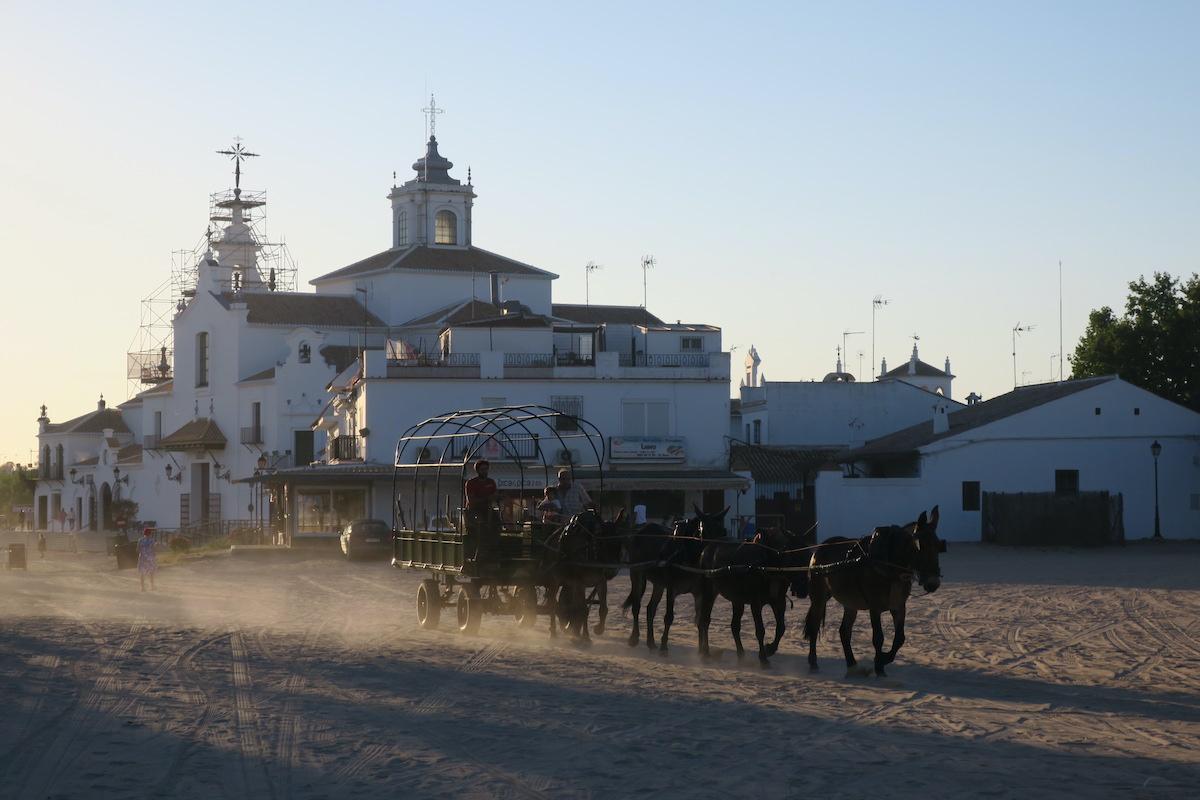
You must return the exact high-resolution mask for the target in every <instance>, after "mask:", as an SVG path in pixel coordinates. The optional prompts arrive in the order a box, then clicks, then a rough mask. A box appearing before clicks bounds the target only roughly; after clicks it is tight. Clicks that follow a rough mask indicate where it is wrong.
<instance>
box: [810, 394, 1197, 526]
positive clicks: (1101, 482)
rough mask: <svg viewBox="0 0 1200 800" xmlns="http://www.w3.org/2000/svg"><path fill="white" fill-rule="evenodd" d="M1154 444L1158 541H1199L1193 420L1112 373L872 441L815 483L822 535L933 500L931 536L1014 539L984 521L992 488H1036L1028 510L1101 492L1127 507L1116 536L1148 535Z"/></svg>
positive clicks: (888, 518) (894, 517) (897, 516)
mask: <svg viewBox="0 0 1200 800" xmlns="http://www.w3.org/2000/svg"><path fill="white" fill-rule="evenodd" d="M1155 442H1157V443H1158V444H1159V445H1160V447H1161V455H1159V456H1158V458H1157V462H1158V464H1157V471H1158V481H1159V486H1158V506H1159V511H1160V515H1161V529H1162V535H1163V536H1164V537H1167V538H1196V537H1197V536H1200V414H1197V413H1196V412H1193V411H1190V410H1188V409H1186V408H1184V407H1182V406H1179V405H1176V404H1175V403H1172V402H1170V401H1168V400H1164V399H1163V398H1161V397H1158V396H1157V395H1154V394H1152V393H1150V392H1147V391H1145V390H1143V389H1139V388H1137V387H1136V386H1133V385H1132V384H1129V383H1126V382H1125V381H1123V380H1121V379H1120V378H1117V377H1105V378H1089V379H1082V380H1072V381H1065V382H1062V383H1051V384H1041V385H1036V386H1027V387H1021V388H1019V389H1016V390H1014V391H1012V392H1009V393H1008V394H1005V395H1001V396H1000V397H997V398H994V399H992V400H989V401H987V402H980V403H975V404H972V405H969V406H967V407H965V408H959V409H957V410H949V411H948V412H947V413H945V414H941V413H939V414H937V415H936V416H935V417H934V418H933V419H931V420H929V421H925V422H921V423H919V424H916V425H913V426H911V427H909V428H905V429H904V430H900V431H897V432H895V433H893V434H890V435H888V436H884V437H881V438H879V439H875V440H873V441H870V442H868V443H867V444H866V445H865V446H864V447H862V448H859V449H857V450H854V451H852V452H850V453H848V454H847V455H846V456H845V457H844V458H843V459H842V460H843V461H844V466H843V468H842V469H838V470H830V471H822V472H821V474H820V476H819V477H818V479H817V483H816V493H817V503H816V505H817V515H818V517H819V519H820V535H821V537H822V538H826V537H828V536H834V535H844V536H860V535H863V534H864V533H865V532H867V531H869V530H870V529H871V528H872V527H874V526H876V525H880V524H892V523H895V524H903V523H905V522H908V521H911V520H912V519H914V518H915V517H916V516H917V514H918V513H919V512H920V511H921V510H922V509H929V508H930V507H932V506H934V505H939V506H940V508H941V522H940V524H939V528H938V533H939V535H941V536H943V537H945V538H947V539H951V540H960V541H979V540H980V538H981V535H982V534H983V532H984V530H985V524H992V527H990V528H988V529H987V533H988V535H989V538H991V537H999V538H1001V539H1003V540H1006V541H1013V540H1021V539H1022V533H1023V532H1022V531H1020V530H1011V529H1009V530H1002V531H997V530H995V525H994V523H988V522H987V520H986V519H985V513H984V512H985V509H986V506H987V504H988V500H989V496H991V493H998V494H1013V493H1027V494H1028V493H1036V494H1038V495H1039V496H1040V498H1041V499H1039V498H1034V497H1028V498H1027V500H1028V503H1029V504H1030V507H1031V508H1032V507H1033V505H1035V504H1038V503H1041V504H1042V505H1043V506H1044V507H1046V508H1051V510H1052V506H1053V501H1050V500H1047V499H1046V498H1053V497H1056V496H1057V497H1059V498H1064V497H1065V498H1075V497H1077V496H1079V495H1081V494H1087V493H1099V492H1107V493H1109V494H1110V495H1111V496H1112V497H1113V498H1115V496H1116V495H1118V494H1119V495H1120V497H1121V499H1120V501H1119V502H1117V501H1115V500H1114V501H1113V503H1112V508H1113V509H1114V513H1115V511H1116V510H1123V513H1121V514H1120V518H1119V519H1114V520H1113V522H1114V523H1115V524H1114V529H1119V528H1120V527H1123V529H1124V535H1125V536H1126V537H1127V538H1141V537H1146V536H1150V535H1152V534H1153V532H1154V518H1155V506H1156V502H1155V460H1156V459H1155V457H1154V455H1153V453H1152V450H1151V445H1152V444H1153V443H1155ZM1062 502H1074V500H1066V501H1062ZM1047 503H1049V505H1047ZM1047 513H1049V512H1047ZM1035 516H1036V515H1034V514H1032V513H1031V514H1030V515H1028V516H1027V518H1026V519H1024V520H1023V521H1021V522H1022V524H1024V525H1026V526H1028V527H1029V528H1030V529H1038V527H1039V526H1041V525H1043V523H1044V521H1043V520H1038V519H1036V518H1035ZM1010 522H1011V520H1010ZM1053 535H1054V532H1053V531H1051V532H1050V533H1049V534H1048V538H1049V540H1051V541H1053ZM1025 540H1026V541H1027V540H1028V539H1025Z"/></svg>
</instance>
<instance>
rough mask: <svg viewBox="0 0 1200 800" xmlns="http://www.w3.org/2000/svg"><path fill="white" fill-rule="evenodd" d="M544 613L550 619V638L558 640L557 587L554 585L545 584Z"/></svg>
mask: <svg viewBox="0 0 1200 800" xmlns="http://www.w3.org/2000/svg"><path fill="white" fill-rule="evenodd" d="M546 611H547V614H546V616H548V617H549V618H550V638H551V639H557V638H558V586H556V585H555V584H552V583H551V584H547V586H546Z"/></svg>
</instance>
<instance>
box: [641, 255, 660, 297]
mask: <svg viewBox="0 0 1200 800" xmlns="http://www.w3.org/2000/svg"><path fill="white" fill-rule="evenodd" d="M656 263H658V262H657V261H655V260H654V256H652V255H644V256H642V308H646V298H647V290H646V273H647V272H648V271H650V270H652V269H654V265H655V264H656Z"/></svg>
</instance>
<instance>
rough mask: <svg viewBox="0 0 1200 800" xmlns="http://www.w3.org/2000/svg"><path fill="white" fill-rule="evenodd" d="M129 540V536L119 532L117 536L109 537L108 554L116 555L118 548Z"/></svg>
mask: <svg viewBox="0 0 1200 800" xmlns="http://www.w3.org/2000/svg"><path fill="white" fill-rule="evenodd" d="M128 542H129V536H128V535H127V534H124V533H118V534H117V535H116V536H110V537H108V554H109V555H110V556H115V555H116V554H117V548H118V547H120V546H121V545H123V544H126V543H128Z"/></svg>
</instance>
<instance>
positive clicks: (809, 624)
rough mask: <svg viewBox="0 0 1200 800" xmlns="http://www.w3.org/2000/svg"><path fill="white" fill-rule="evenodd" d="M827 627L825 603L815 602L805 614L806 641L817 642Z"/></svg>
mask: <svg viewBox="0 0 1200 800" xmlns="http://www.w3.org/2000/svg"><path fill="white" fill-rule="evenodd" d="M824 627H825V604H824V603H813V604H812V605H810V606H809V607H808V613H807V614H806V615H805V616H804V641H806V642H815V641H816V640H817V638H818V637H819V636H820V635H821V629H822V628H824Z"/></svg>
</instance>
